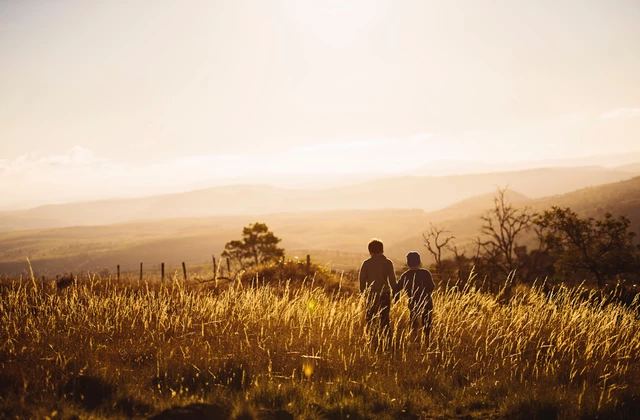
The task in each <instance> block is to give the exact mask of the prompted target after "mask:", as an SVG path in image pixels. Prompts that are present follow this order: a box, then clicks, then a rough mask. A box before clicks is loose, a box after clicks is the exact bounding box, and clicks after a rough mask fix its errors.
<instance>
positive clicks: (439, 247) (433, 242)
mask: <svg viewBox="0 0 640 420" xmlns="http://www.w3.org/2000/svg"><path fill="white" fill-rule="evenodd" d="M445 233H450V232H449V231H446V230H444V228H443V227H441V228H439V227H436V226H434V225H433V223H429V230H428V231H427V232H426V233H423V234H422V239H423V240H424V246H425V247H426V248H427V250H429V253H430V254H431V255H433V259H434V260H435V261H436V264H435V268H436V271H438V272H440V270H441V269H442V251H443V250H446V249H448V247H447V244H448V243H449V242H450V241H451V240H453V239H455V236H444V235H443V234H445Z"/></svg>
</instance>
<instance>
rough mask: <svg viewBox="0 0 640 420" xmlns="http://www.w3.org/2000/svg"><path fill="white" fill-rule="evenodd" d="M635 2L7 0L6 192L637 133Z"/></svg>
mask: <svg viewBox="0 0 640 420" xmlns="http://www.w3.org/2000/svg"><path fill="white" fill-rule="evenodd" d="M639 75H640V2H638V1H637V0H628V1H615V0H602V1H596V0H594V1H584V0H577V1H573V0H563V1H556V0H532V1H515V0H507V1H488V0H487V1H475V0H469V1H440V0H438V1H426V0H415V1H414V0H403V1H393V2H392V1H391V0H353V1H348V0H325V1H311V0H280V1H260V0H254V1H242V0H233V1H215V0H207V1H205V0H203V1H187V0H180V1H177V0H166V1H155V0H154V1H146V0H122V1H118V0H110V1H66V0H56V1H51V0H0V142H1V143H0V190H1V191H2V195H1V196H0V208H1V207H7V206H16V205H27V204H40V203H45V202H60V201H64V200H68V199H78V198H98V197H107V196H108V197H112V196H131V195H147V194H152V193H158V192H162V191H177V190H180V189H184V188H186V187H192V186H205V185H207V183H216V182H217V183H221V182H235V181H237V180H238V179H241V180H243V182H245V181H247V180H249V181H250V182H260V181H262V180H265V179H269V177H270V176H276V175H284V176H286V177H296V176H299V177H309V176H315V175H322V176H323V177H331V176H334V177H335V176H338V177H340V176H342V177H343V178H344V177H347V178H349V177H352V178H353V179H354V180H355V179H357V177H358V176H362V175H363V174H400V173H410V172H411V171H412V170H413V169H415V168H419V167H422V166H424V165H428V164H429V163H430V162H434V161H440V160H447V161H449V160H453V161H484V162H514V161H524V160H538V159H540V160H542V159H557V158H573V157H581V156H591V155H598V154H611V153H627V152H631V151H640V76H639Z"/></svg>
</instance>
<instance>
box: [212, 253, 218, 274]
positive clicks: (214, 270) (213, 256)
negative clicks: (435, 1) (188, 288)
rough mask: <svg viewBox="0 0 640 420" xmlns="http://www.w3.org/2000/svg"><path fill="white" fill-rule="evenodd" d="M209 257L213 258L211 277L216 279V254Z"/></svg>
mask: <svg viewBox="0 0 640 420" xmlns="http://www.w3.org/2000/svg"><path fill="white" fill-rule="evenodd" d="M211 258H212V259H213V279H214V280H215V279H216V276H217V271H216V256H215V255H211Z"/></svg>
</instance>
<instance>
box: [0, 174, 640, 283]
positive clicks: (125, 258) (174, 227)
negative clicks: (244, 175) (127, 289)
mask: <svg viewBox="0 0 640 420" xmlns="http://www.w3.org/2000/svg"><path fill="white" fill-rule="evenodd" d="M493 197H494V192H491V193H486V194H481V195H478V196H474V197H471V198H467V199H465V200H463V201H460V202H458V203H455V204H453V205H451V206H449V207H447V208H444V209H440V210H437V211H434V212H425V211H423V210H402V209H387V210H341V211H307V212H290V213H278V214H267V215H258V214H253V215H249V214H242V215H234V216H215V217H205V218H183V219H166V220H148V221H138V222H127V223H119V224H114V225H109V226H84V227H67V228H55V229H45V230H30V231H20V232H5V233H0V274H2V273H3V272H4V273H19V272H21V271H22V270H23V269H25V268H26V257H30V259H31V261H32V264H33V267H34V269H35V270H36V271H37V272H40V273H48V274H52V273H53V274H55V273H59V272H63V271H78V270H84V271H86V270H92V271H94V270H98V269H101V268H110V269H111V270H113V269H114V267H115V265H116V264H120V265H121V266H122V267H123V270H135V269H136V268H137V267H138V264H139V263H140V262H144V263H145V267H149V269H151V268H153V269H154V270H157V266H158V264H159V263H160V262H166V263H167V264H168V266H173V267H177V266H179V264H180V262H181V261H186V262H188V263H189V264H203V263H207V261H209V263H210V261H211V255H212V254H214V255H217V256H219V255H220V253H221V252H222V250H223V248H224V244H225V243H226V242H228V241H230V240H232V239H237V238H239V236H240V233H241V229H242V227H243V226H246V225H247V224H249V223H253V222H256V221H261V222H266V223H267V224H268V226H269V227H270V228H271V229H272V230H273V231H274V232H275V233H276V235H277V236H279V237H281V238H282V240H283V241H282V246H283V247H284V248H285V249H286V252H287V256H288V258H293V257H294V256H296V255H298V256H300V257H301V258H303V257H304V255H306V254H307V253H310V254H311V255H312V258H313V259H314V261H316V262H320V263H327V262H329V261H331V262H332V266H333V267H338V268H357V265H358V264H359V262H360V261H361V260H362V258H364V257H366V244H367V242H368V241H369V240H370V239H371V238H372V237H379V238H381V239H382V240H383V241H384V242H385V245H386V250H387V255H389V256H390V257H391V258H392V259H394V260H395V261H396V262H397V263H398V264H400V265H401V264H403V258H404V255H405V254H406V252H407V251H409V250H418V251H420V252H422V253H423V256H424V259H425V261H426V262H428V261H429V255H428V253H427V252H426V250H425V249H424V247H423V241H422V232H424V231H425V230H426V229H427V228H428V226H429V223H430V222H433V223H435V224H437V225H439V226H442V227H444V228H446V229H447V230H448V231H449V232H450V234H452V235H454V236H456V241H459V242H458V243H460V244H464V243H465V241H466V242H467V243H468V241H470V240H472V239H473V238H474V237H475V236H477V235H478V233H479V228H480V225H481V221H480V215H481V214H482V213H483V212H484V211H486V210H487V209H489V208H490V207H491V206H492V202H493ZM507 197H508V199H509V200H510V201H511V202H512V203H514V204H515V205H516V206H517V207H523V206H525V205H526V206H530V207H531V208H532V209H534V210H539V211H540V210H544V209H548V208H550V207H551V206H553V205H557V206H563V207H571V208H572V209H573V210H575V211H577V212H578V213H580V214H581V215H583V216H593V217H602V215H604V213H605V212H611V213H613V214H614V215H615V216H619V215H626V216H627V217H629V218H630V219H631V222H632V223H631V230H632V231H634V232H636V233H638V234H640V177H635V178H633V179H630V180H626V181H619V182H613V183H609V184H605V185H599V186H594V187H589V188H583V189H579V190H576V191H573V192H570V193H566V194H561V195H555V196H551V197H541V198H529V197H527V196H525V195H523V194H521V193H520V192H517V191H515V190H513V189H511V190H508V191H507ZM637 239H639V240H640V238H637ZM154 267H155V268H154Z"/></svg>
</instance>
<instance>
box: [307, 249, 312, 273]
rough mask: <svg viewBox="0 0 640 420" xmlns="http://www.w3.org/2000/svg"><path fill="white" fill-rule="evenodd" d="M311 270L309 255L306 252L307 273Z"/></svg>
mask: <svg viewBox="0 0 640 420" xmlns="http://www.w3.org/2000/svg"><path fill="white" fill-rule="evenodd" d="M310 272H311V255H309V254H307V275H309V273H310Z"/></svg>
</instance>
